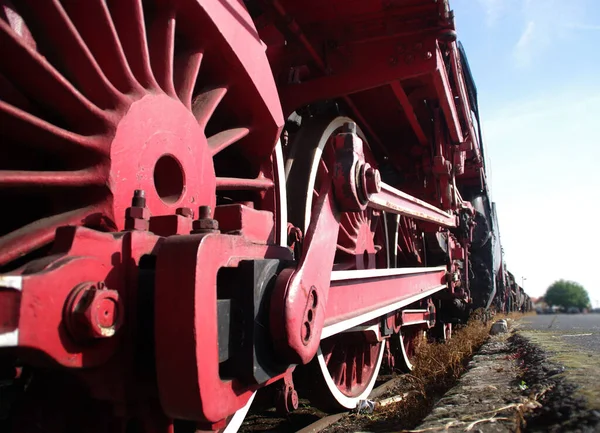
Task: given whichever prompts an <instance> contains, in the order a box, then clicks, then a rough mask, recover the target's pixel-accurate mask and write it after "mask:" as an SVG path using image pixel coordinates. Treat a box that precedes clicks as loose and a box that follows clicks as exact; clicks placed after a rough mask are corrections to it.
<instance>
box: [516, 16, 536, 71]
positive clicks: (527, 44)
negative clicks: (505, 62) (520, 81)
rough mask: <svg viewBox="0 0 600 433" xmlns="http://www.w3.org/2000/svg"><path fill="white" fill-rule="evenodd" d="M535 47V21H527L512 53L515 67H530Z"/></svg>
mask: <svg viewBox="0 0 600 433" xmlns="http://www.w3.org/2000/svg"><path fill="white" fill-rule="evenodd" d="M535 45H536V35H535V21H529V22H528V23H527V25H526V26H525V30H523V33H522V34H521V37H520V38H519V41H518V42H517V45H515V48H514V51H513V55H514V57H515V61H516V63H517V66H519V67H527V66H530V65H531V61H532V58H533V51H534V49H535Z"/></svg>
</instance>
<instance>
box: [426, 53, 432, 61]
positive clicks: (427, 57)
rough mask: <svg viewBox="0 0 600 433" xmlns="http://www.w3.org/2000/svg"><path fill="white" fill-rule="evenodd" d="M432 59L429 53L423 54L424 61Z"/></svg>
mask: <svg viewBox="0 0 600 433" xmlns="http://www.w3.org/2000/svg"><path fill="white" fill-rule="evenodd" d="M432 57H433V54H431V51H427V52H426V53H425V60H429V59H431V58H432Z"/></svg>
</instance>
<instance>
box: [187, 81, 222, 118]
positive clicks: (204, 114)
mask: <svg viewBox="0 0 600 433" xmlns="http://www.w3.org/2000/svg"><path fill="white" fill-rule="evenodd" d="M226 94H227V87H216V88H214V89H210V90H206V91H204V92H202V93H200V94H199V95H198V96H196V98H194V101H193V102H192V112H193V113H194V116H196V120H197V121H198V124H199V125H200V126H201V127H202V128H204V127H206V124H207V123H208V121H209V120H210V118H211V117H212V115H213V114H214V112H215V110H216V109H217V107H218V106H219V103H220V102H221V101H222V100H223V98H224V97H225V95H226Z"/></svg>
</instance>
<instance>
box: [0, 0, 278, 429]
mask: <svg viewBox="0 0 600 433" xmlns="http://www.w3.org/2000/svg"><path fill="white" fill-rule="evenodd" d="M240 29H244V30H243V31H241V30H240ZM252 31H254V33H252ZM0 46H2V56H3V59H4V61H3V62H1V64H0V199H1V200H2V201H3V203H10V207H11V209H14V210H15V211H14V212H4V215H3V221H2V226H1V227H0V271H2V272H4V271H9V270H13V269H15V268H17V267H19V266H21V265H22V264H24V263H27V262H29V261H31V260H34V259H36V258H38V257H42V256H44V255H45V254H46V253H47V251H48V250H49V246H50V245H51V244H52V242H53V240H54V236H55V231H56V229H57V228H58V227H61V226H65V225H75V226H86V227H89V228H92V229H96V230H100V231H108V232H117V231H122V230H124V229H125V214H126V209H127V208H128V207H129V206H130V203H131V200H132V196H133V195H134V191H135V190H143V191H144V192H145V203H146V206H147V208H148V210H149V212H150V214H151V215H153V216H161V215H174V214H175V213H180V214H185V215H187V216H189V215H190V214H191V213H192V212H194V211H195V212H196V216H197V211H198V207H199V206H211V207H212V208H213V209H214V207H215V205H219V204H231V203H244V204H246V205H247V206H252V207H254V208H256V209H258V210H263V211H270V212H272V213H273V215H274V218H275V221H276V222H278V223H280V225H279V227H277V229H278V232H277V234H276V235H275V236H273V239H270V240H267V242H273V243H274V242H281V241H285V239H286V236H285V233H284V235H282V231H281V229H282V228H284V229H285V228H286V220H287V218H286V216H285V213H286V209H285V190H284V189H283V188H279V189H278V188H276V183H277V182H280V183H281V182H282V181H283V177H284V175H283V163H282V156H281V150H280V148H279V147H278V146H277V147H276V146H275V143H276V141H277V137H278V134H279V129H280V127H281V125H282V124H283V116H282V113H281V107H280V103H279V99H278V96H277V92H276V88H275V83H274V81H273V79H272V75H271V73H270V69H269V64H268V61H267V59H266V56H265V54H264V51H265V50H264V46H263V45H262V43H261V41H260V40H258V39H257V38H256V34H255V30H253V23H252V20H251V18H250V16H249V15H248V12H247V11H246V9H245V7H244V5H243V2H238V1H228V2H213V1H179V0H156V1H153V0H149V1H145V0H144V1H142V0H89V1H73V0H47V1H46V0H44V1H38V0H19V1H16V0H0ZM265 71H269V73H267V74H265ZM274 147H276V149H275V153H274ZM277 160H279V164H278V162H277ZM180 208H189V209H180ZM145 218H146V220H147V217H145ZM150 224H152V222H150ZM145 229H147V226H146V227H145ZM149 252H150V251H149ZM88 253H89V254H90V255H91V256H93V255H94V254H95V251H89V252H88ZM129 289H131V290H132V293H134V294H137V292H142V290H139V291H136V290H135V288H129V287H128V290H129ZM127 295H129V293H127ZM132 300H133V301H136V300H135V299H132ZM133 303H135V302H132V304H133ZM135 326H136V324H135V323H128V324H127V327H128V328H129V329H131V328H132V327H135ZM150 329H151V328H150ZM150 329H148V328H146V329H143V330H137V331H138V334H143V333H147V332H150ZM134 333H135V332H134ZM147 337H148V338H152V336H147ZM128 350H129V349H128ZM161 356H171V353H160V352H159V353H157V354H156V358H157V359H159V358H160V357H161ZM132 362H133V361H132ZM121 367H123V368H124V369H125V368H129V367H128V366H113V367H111V368H115V369H116V370H118V369H119V368H121ZM173 374H177V372H173ZM111 377H112V376H111ZM33 380H34V382H35V375H34V379H33ZM131 380H132V381H134V379H133V378H132V379H131ZM138 385H139V384H133V383H132V384H130V383H128V384H127V386H131V387H134V386H138ZM132 389H133V388H132ZM143 389H145V388H143ZM92 391H95V390H93V389H92ZM47 392H48V396H52V397H48V398H47V399H46V400H45V401H48V402H49V403H48V404H49V405H50V403H51V400H52V399H53V398H54V397H53V396H54V394H53V390H50V389H48V390H47ZM136 393H137V394H136ZM143 393H145V391H144V392H142V393H141V394H143ZM138 394H139V395H141V394H140V393H139V392H138V390H136V392H131V395H132V396H133V395H135V396H138ZM84 398H87V396H85V397H84V396H82V401H83V400H84ZM148 398H153V399H158V395H151V396H149V397H148ZM86 401H87V400H86ZM144 401H145V400H144ZM251 401H252V399H250V401H249V402H248V404H247V405H246V406H245V407H243V408H241V409H240V410H239V411H238V413H236V414H234V415H232V416H231V417H230V418H229V419H228V420H227V423H228V427H227V428H226V429H225V431H235V430H237V427H238V426H239V424H241V421H242V420H243V418H244V415H245V413H246V411H247V410H248V407H249V405H250V403H251ZM44 404H46V403H43V404H41V403H39V404H38V405H40V406H43V405H44ZM137 404H140V403H138V402H137V401H136V402H131V404H129V402H127V404H125V402H122V401H120V405H121V406H120V407H123V408H125V407H130V406H131V407H136V405H137ZM30 412H31V413H33V412H36V413H37V412H40V413H42V412H43V411H41V410H40V411H38V410H37V407H36V408H31V410H30ZM155 412H156V414H157V415H161V414H160V410H157V411H155ZM71 415H72V414H71V413H69V412H67V411H65V412H64V413H60V414H59V415H58V416H59V418H61V417H62V418H64V422H65V423H66V422H67V421H68V422H71V421H72V420H70V419H69V417H70V416H71ZM128 416H129V415H128ZM133 416H134V417H135V416H137V415H133ZM90 419H91V418H90ZM123 419H125V418H123ZM165 419H166V418H165ZM119 420H121V418H119ZM119 420H115V422H121V421H119ZM47 421H48V420H47V419H40V420H36V423H37V424H39V426H37V427H36V428H41V429H44V430H46V431H53V429H52V427H48V428H46V427H45V425H46V423H47ZM15 422H17V421H15ZM52 422H53V421H52V420H50V421H49V425H52ZM72 422H75V421H72ZM90 422H91V421H90ZM140 422H142V423H143V422H144V420H140ZM73 429H75V430H78V431H82V432H84V431H88V430H86V429H85V428H83V427H82V428H78V427H77V425H75V424H73ZM116 430H121V428H116V427H115V431H116ZM23 431H25V430H23ZM94 431H100V429H95V430H94ZM156 431H158V430H156Z"/></svg>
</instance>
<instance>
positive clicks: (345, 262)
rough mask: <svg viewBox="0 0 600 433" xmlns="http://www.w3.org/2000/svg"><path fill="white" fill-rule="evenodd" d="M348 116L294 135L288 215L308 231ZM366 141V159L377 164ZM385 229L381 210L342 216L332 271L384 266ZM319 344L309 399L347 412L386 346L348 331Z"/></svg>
mask: <svg viewBox="0 0 600 433" xmlns="http://www.w3.org/2000/svg"><path fill="white" fill-rule="evenodd" d="M348 122H353V121H352V120H351V119H349V118H346V117H337V118H335V119H333V120H314V121H313V122H312V123H309V124H308V125H306V126H303V127H302V129H301V130H300V131H299V132H298V134H297V136H296V137H295V138H294V141H293V143H292V145H291V149H290V152H289V156H288V159H287V162H286V181H287V190H288V212H289V219H290V221H291V222H292V223H293V224H294V225H296V226H297V227H299V228H301V230H302V231H303V232H304V233H306V230H307V228H308V225H309V223H310V218H311V212H312V208H313V202H314V201H315V200H316V198H317V197H318V191H319V190H320V185H321V184H322V182H331V176H332V173H333V166H334V164H335V149H334V146H333V137H335V135H336V134H337V133H339V132H340V131H341V128H342V127H343V125H344V124H346V123H348ZM357 133H358V135H359V136H360V137H361V138H362V139H363V141H364V142H365V146H364V152H365V160H366V162H367V163H369V164H371V166H372V167H377V163H376V161H375V159H374V158H373V156H372V155H371V154H370V150H369V149H368V147H367V144H366V140H365V137H364V135H363V134H362V132H361V131H360V130H358V131H357ZM388 263H389V259H388V254H387V229H386V224H385V218H384V216H383V214H382V213H381V212H379V211H374V210H373V209H369V208H367V209H365V210H364V211H361V212H344V213H342V215H341V218H340V226H339V234H338V240H337V249H336V254H335V260H334V264H333V270H334V271H337V270H364V269H375V268H386V267H388ZM350 331H351V332H344V333H341V334H337V335H334V336H331V337H329V338H326V339H324V340H323V341H321V345H320V348H319V350H318V352H317V355H316V356H315V359H314V360H313V361H312V362H311V363H310V364H309V365H308V366H307V368H306V373H307V375H308V381H307V383H306V384H305V385H306V387H307V389H306V391H307V392H309V393H310V397H311V401H312V402H313V403H314V404H316V405H318V406H320V407H322V408H323V409H326V410H329V409H340V408H347V409H351V408H354V407H356V405H357V403H358V401H359V400H361V399H364V398H366V396H368V394H369V393H370V392H371V390H372V389H373V386H374V385H375V381H376V379H377V374H378V371H379V367H380V365H381V361H382V357H383V353H384V349H385V344H384V343H383V342H381V341H377V338H373V335H376V334H377V332H373V331H372V330H368V327H365V329H356V330H354V329H353V330H350Z"/></svg>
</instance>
